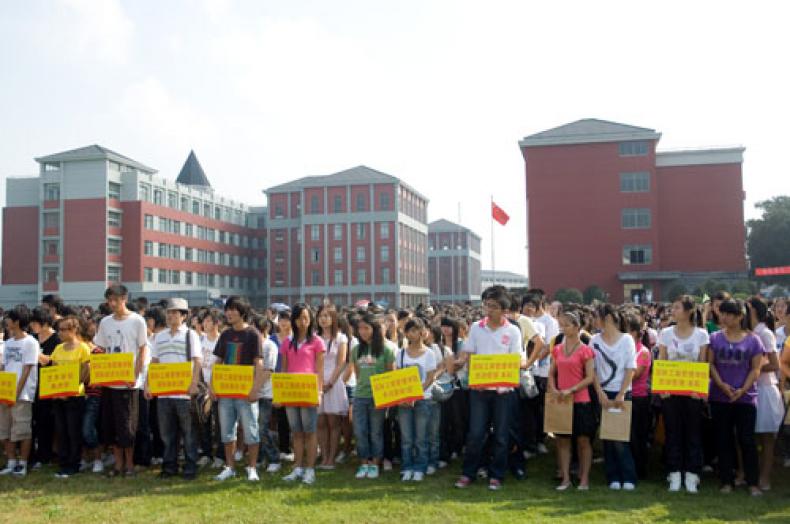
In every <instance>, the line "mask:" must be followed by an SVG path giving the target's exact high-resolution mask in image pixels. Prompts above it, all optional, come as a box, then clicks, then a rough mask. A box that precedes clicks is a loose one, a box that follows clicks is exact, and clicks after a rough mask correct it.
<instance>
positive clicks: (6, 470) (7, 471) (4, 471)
mask: <svg viewBox="0 0 790 524" xmlns="http://www.w3.org/2000/svg"><path fill="white" fill-rule="evenodd" d="M14 468H16V460H9V461H8V464H6V466H5V468H3V469H2V470H0V475H10V474H11V473H13V472H14Z"/></svg>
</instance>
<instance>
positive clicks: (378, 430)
mask: <svg viewBox="0 0 790 524" xmlns="http://www.w3.org/2000/svg"><path fill="white" fill-rule="evenodd" d="M357 338H358V340H359V342H358V343H357V345H355V346H354V347H353V348H351V362H352V363H353V365H354V376H356V377H357V385H356V388H355V389H354V418H353V420H352V422H353V425H354V438H355V439H356V441H357V457H358V458H359V460H360V461H361V464H360V466H359V469H358V470H357V474H356V478H358V479H364V478H369V479H375V478H378V477H379V466H380V465H381V459H382V458H383V456H384V414H385V411H386V410H384V409H376V405H375V403H374V402H373V390H372V389H371V387H370V377H371V376H373V375H378V374H379V373H385V372H387V371H392V370H393V369H394V368H395V351H396V350H397V347H396V346H395V344H393V343H392V342H390V341H389V340H385V339H384V331H383V329H382V327H381V322H380V321H379V319H378V318H377V317H376V316H375V315H373V314H372V313H366V314H365V315H363V316H362V318H360V319H359V321H358V322H357Z"/></svg>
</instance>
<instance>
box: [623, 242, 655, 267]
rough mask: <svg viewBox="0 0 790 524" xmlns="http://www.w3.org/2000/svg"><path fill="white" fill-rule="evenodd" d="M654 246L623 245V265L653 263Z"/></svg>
mask: <svg viewBox="0 0 790 524" xmlns="http://www.w3.org/2000/svg"><path fill="white" fill-rule="evenodd" d="M652 263H653V248H652V247H651V246H625V247H623V265H626V266H629V265H634V264H652Z"/></svg>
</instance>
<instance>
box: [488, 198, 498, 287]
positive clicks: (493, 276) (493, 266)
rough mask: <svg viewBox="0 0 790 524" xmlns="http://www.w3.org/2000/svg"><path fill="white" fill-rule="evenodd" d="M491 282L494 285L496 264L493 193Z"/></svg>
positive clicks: (492, 199)
mask: <svg viewBox="0 0 790 524" xmlns="http://www.w3.org/2000/svg"><path fill="white" fill-rule="evenodd" d="M489 215H490V217H491V218H490V220H491V282H492V283H493V284H494V285H496V264H495V262H494V260H495V259H494V195H493V194H492V195H491V211H489Z"/></svg>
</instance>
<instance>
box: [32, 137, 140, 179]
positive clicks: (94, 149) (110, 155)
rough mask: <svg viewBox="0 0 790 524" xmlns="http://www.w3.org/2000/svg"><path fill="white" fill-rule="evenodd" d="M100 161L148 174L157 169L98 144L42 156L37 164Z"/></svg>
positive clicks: (37, 160)
mask: <svg viewBox="0 0 790 524" xmlns="http://www.w3.org/2000/svg"><path fill="white" fill-rule="evenodd" d="M100 159H109V160H113V161H115V162H119V163H122V164H126V165H128V166H132V167H134V168H137V169H140V170H142V171H146V172H148V173H156V169H153V168H150V167H148V166H146V165H144V164H141V163H140V162H138V161H136V160H132V159H131V158H129V157H128V156H124V155H122V154H120V153H116V152H115V151H112V150H110V149H107V148H106V147H102V146H100V145H98V144H93V145H90V146H85V147H80V148H77V149H70V150H68V151H63V152H61V153H55V154H52V155H47V156H41V157H38V158H36V162H40V163H45V162H70V161H74V160H100Z"/></svg>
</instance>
